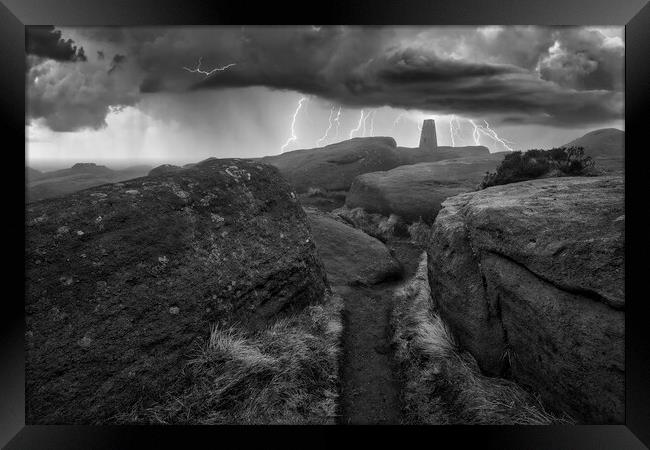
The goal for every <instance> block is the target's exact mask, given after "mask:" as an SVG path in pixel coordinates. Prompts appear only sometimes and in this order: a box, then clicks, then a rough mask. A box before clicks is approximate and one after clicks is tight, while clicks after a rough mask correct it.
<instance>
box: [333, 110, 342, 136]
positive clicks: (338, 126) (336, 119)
mask: <svg viewBox="0 0 650 450" xmlns="http://www.w3.org/2000/svg"><path fill="white" fill-rule="evenodd" d="M340 118H341V107H340V106H339V112H338V113H336V117H335V118H334V122H336V136H335V137H334V139H338V137H339V129H340V128H341V122H340V121H339V119H340Z"/></svg>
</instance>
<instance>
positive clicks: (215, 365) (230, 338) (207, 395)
mask: <svg viewBox="0 0 650 450" xmlns="http://www.w3.org/2000/svg"><path fill="white" fill-rule="evenodd" d="M342 306H343V303H342V300H341V298H340V297H338V296H331V297H329V298H328V300H327V301H326V302H325V303H324V304H319V305H312V306H309V307H307V308H305V309H304V310H302V311H300V312H298V313H296V314H295V315H293V316H290V317H286V318H281V319H279V320H277V321H276V322H274V323H272V324H270V325H269V326H268V327H267V328H265V329H263V330H260V331H257V332H248V331H245V330H244V329H242V328H239V327H236V326H231V327H217V326H214V327H212V329H211V332H210V337H209V339H208V340H207V342H206V343H204V344H203V345H202V346H201V347H199V348H197V349H196V351H195V352H194V354H193V355H192V356H191V358H190V359H189V361H188V362H187V364H186V366H185V369H184V372H185V376H186V377H189V383H188V387H187V388H186V389H185V390H184V391H183V392H182V394H181V395H169V396H168V398H166V399H165V401H162V402H159V403H157V404H155V405H153V406H148V407H143V406H142V405H134V407H133V410H132V411H130V412H128V413H124V414H122V415H120V416H119V417H117V418H116V421H117V422H118V423H148V424H333V423H335V418H336V409H337V398H338V391H339V387H338V361H339V353H340V338H341V330H342V325H341V310H342Z"/></svg>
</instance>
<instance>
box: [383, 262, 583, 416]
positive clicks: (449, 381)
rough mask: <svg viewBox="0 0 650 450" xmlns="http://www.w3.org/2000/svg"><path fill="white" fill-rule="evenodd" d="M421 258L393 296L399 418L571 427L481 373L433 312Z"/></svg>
mask: <svg viewBox="0 0 650 450" xmlns="http://www.w3.org/2000/svg"><path fill="white" fill-rule="evenodd" d="M426 258H427V256H426V253H423V254H422V259H421V261H420V265H419V266H418V270H417V273H416V274H415V276H414V277H413V278H412V279H411V280H410V281H409V282H407V283H406V284H405V285H404V286H403V287H401V288H398V289H397V290H396V292H395V295H396V304H395V309H394V310H393V313H392V316H391V332H392V343H393V346H394V348H395V359H396V361H397V365H398V371H399V374H400V377H401V381H402V386H403V388H402V398H401V403H402V415H403V420H404V422H405V423H411V424H423V423H424V424H467V425H481V424H484V425H546V424H553V423H571V419H570V418H568V416H567V417H562V418H560V417H556V416H554V415H553V414H550V413H549V412H547V411H546V410H545V409H544V406H543V404H542V403H541V402H540V400H539V398H537V397H535V396H533V395H531V394H529V393H528V392H526V391H525V390H524V389H523V388H522V387H520V386H519V385H517V384H516V383H514V382H512V381H509V380H505V379H500V378H491V377H487V376H485V375H483V374H482V373H481V372H480V369H479V367H478V364H477V363H476V361H475V360H474V358H473V357H472V356H471V355H470V354H468V353H465V352H461V351H460V349H459V348H458V346H457V344H456V342H455V340H454V337H453V334H452V333H451V331H450V330H449V329H448V327H447V326H446V325H445V323H444V321H443V320H442V319H441V318H440V316H439V315H437V314H436V313H435V312H434V308H433V305H432V302H431V291H430V288H429V282H428V278H427V277H428V276H427V259H426Z"/></svg>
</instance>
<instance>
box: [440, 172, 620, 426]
mask: <svg viewBox="0 0 650 450" xmlns="http://www.w3.org/2000/svg"><path fill="white" fill-rule="evenodd" d="M623 193H624V186H623V180H622V178H621V177H593V178H586V177H585V178H549V179H540V180H534V181H526V182H522V183H513V184H508V185H504V186H497V187H492V188H489V189H485V190H483V191H478V192H473V193H466V194H461V195H458V196H455V197H452V198H450V199H448V200H446V201H445V202H444V203H443V209H442V210H441V211H440V212H439V214H438V216H437V218H436V221H435V223H434V226H433V231H432V235H431V239H430V242H429V247H428V255H429V280H430V284H431V291H432V297H433V301H434V304H435V305H436V307H437V308H438V309H439V311H440V314H441V315H442V316H443V317H444V319H445V320H446V321H447V322H448V323H449V325H450V326H451V327H452V329H453V331H454V333H455V334H456V335H457V338H458V340H459V342H460V344H462V346H463V347H464V348H466V349H467V350H469V351H470V352H471V353H472V354H473V355H474V356H475V357H476V359H477V360H478V362H479V364H480V366H481V368H482V369H483V370H484V371H485V372H487V373H489V374H492V375H498V374H502V375H504V374H505V375H508V376H510V377H512V378H514V379H515V380H517V381H518V382H519V383H521V384H523V385H525V386H528V387H530V388H531V389H532V390H534V391H536V392H539V393H540V394H541V396H542V398H543V399H544V400H545V401H546V402H547V404H549V405H550V406H551V407H553V408H554V409H556V410H562V411H566V412H568V413H569V414H571V415H572V416H574V417H576V418H577V419H579V420H580V421H583V422H587V423H622V421H623V418H624V378H625V372H624V309H625V295H624V271H623V254H624V224H625V212H624V203H623Z"/></svg>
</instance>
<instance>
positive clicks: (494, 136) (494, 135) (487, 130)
mask: <svg viewBox="0 0 650 450" xmlns="http://www.w3.org/2000/svg"><path fill="white" fill-rule="evenodd" d="M483 122H485V129H482V131H483V133H484V134H486V135H487V136H490V137H491V138H492V139H494V140H495V141H497V142H498V143H500V144H501V145H503V146H504V147H505V148H506V149H508V151H510V152H513V151H514V149H513V148H512V147H510V146H509V145H508V144H506V142H505V140H504V139H502V138H500V137H499V135H498V134H497V132H496V131H494V130H493V129H492V128H490V124H489V123H487V120H485V119H483ZM510 144H512V145H515V144H514V143H513V142H510Z"/></svg>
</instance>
